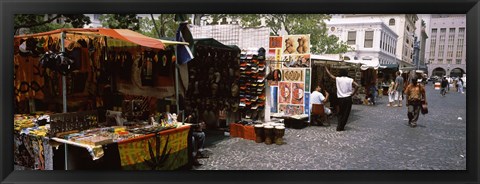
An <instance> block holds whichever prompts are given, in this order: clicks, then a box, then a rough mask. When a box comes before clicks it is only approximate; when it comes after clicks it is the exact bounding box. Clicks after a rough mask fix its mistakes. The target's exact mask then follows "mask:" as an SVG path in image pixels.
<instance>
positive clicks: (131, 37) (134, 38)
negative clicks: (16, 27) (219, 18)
mask: <svg viewBox="0 0 480 184" xmlns="http://www.w3.org/2000/svg"><path fill="white" fill-rule="evenodd" d="M61 32H65V33H79V34H82V33H83V34H86V35H88V34H97V35H103V36H109V37H112V38H116V39H119V40H124V41H128V42H132V43H135V44H138V45H141V46H145V47H150V48H155V49H160V50H165V44H163V43H162V42H161V41H160V40H158V39H155V38H151V37H148V36H145V35H142V34H140V33H137V32H134V31H132V30H128V29H108V28H87V29H83V28H66V29H57V30H53V31H48V32H43V33H37V34H31V35H20V36H15V40H18V39H21V38H28V37H40V36H48V35H53V34H60V33H61ZM66 45H67V44H66Z"/></svg>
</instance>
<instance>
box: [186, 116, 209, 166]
mask: <svg viewBox="0 0 480 184" xmlns="http://www.w3.org/2000/svg"><path fill="white" fill-rule="evenodd" d="M187 114H189V115H188V116H187V117H186V118H185V123H190V124H191V127H192V130H193V131H192V135H193V137H192V138H193V141H192V145H193V157H194V161H193V165H195V166H200V165H202V164H200V163H199V162H198V160H197V159H199V158H208V156H206V155H204V154H203V153H202V151H203V148H204V144H205V132H203V129H204V128H205V122H203V121H202V120H199V119H198V117H196V116H194V115H193V114H191V113H187ZM179 117H181V116H179Z"/></svg>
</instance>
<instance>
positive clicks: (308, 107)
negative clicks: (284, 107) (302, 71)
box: [305, 93, 310, 114]
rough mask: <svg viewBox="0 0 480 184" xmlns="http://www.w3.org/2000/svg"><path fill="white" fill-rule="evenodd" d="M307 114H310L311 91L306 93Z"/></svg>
mask: <svg viewBox="0 0 480 184" xmlns="http://www.w3.org/2000/svg"><path fill="white" fill-rule="evenodd" d="M305 114H310V93H305Z"/></svg>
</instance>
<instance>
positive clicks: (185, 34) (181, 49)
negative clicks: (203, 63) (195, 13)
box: [175, 23, 193, 64]
mask: <svg viewBox="0 0 480 184" xmlns="http://www.w3.org/2000/svg"><path fill="white" fill-rule="evenodd" d="M175 40H176V41H178V42H188V44H189V45H177V63H178V64H186V63H188V62H189V61H190V60H192V59H193V54H192V51H191V50H190V47H189V46H191V47H193V36H192V33H191V32H190V29H188V23H180V26H179V27H178V30H177V33H176V38H175Z"/></svg>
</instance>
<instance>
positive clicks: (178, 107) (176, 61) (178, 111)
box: [174, 47, 183, 122]
mask: <svg viewBox="0 0 480 184" xmlns="http://www.w3.org/2000/svg"><path fill="white" fill-rule="evenodd" d="M174 50H175V98H176V100H175V101H176V104H177V115H178V114H180V105H179V104H180V99H179V93H178V90H179V89H178V88H179V87H178V85H179V84H178V80H179V79H178V72H179V71H178V57H177V47H174ZM182 116H183V113H182ZM182 122H183V117H182Z"/></svg>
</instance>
